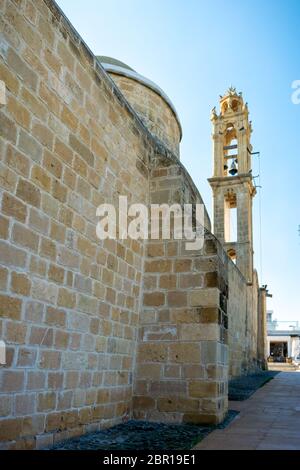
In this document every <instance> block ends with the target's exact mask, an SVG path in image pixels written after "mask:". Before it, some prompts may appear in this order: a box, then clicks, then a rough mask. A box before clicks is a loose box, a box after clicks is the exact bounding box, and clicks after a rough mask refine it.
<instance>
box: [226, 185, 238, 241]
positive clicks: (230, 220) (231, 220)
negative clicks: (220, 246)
mask: <svg viewBox="0 0 300 470" xmlns="http://www.w3.org/2000/svg"><path fill="white" fill-rule="evenodd" d="M224 238H225V242H226V243H231V242H236V241H237V200H236V194H235V193H234V192H233V191H230V192H228V193H227V194H226V195H225V198H224Z"/></svg>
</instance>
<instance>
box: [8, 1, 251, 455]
mask: <svg viewBox="0 0 300 470" xmlns="http://www.w3.org/2000/svg"><path fill="white" fill-rule="evenodd" d="M0 16H1V31H2V32H1V35H0V80H2V81H3V82H4V83H5V87H6V104H5V105H4V106H3V107H2V108H1V110H0V159H1V161H0V185H1V186H0V190H1V194H0V204H1V205H0V207H1V213H0V238H1V239H0V264H1V266H0V337H1V340H4V341H5V342H6V345H7V363H6V365H5V366H1V367H0V441H1V443H2V444H1V447H3V448H11V449H13V448H18V449H20V448H26V449H29V448H42V447H46V446H51V445H52V444H53V442H56V441H58V440H60V439H65V438H67V437H71V436H75V435H78V434H81V433H83V432H88V431H92V430H95V429H99V427H100V426H101V427H103V426H111V425H113V424H115V423H118V422H121V421H122V420H126V419H128V418H129V417H132V416H134V417H137V418H144V417H145V418H147V419H164V420H173V421H188V422H210V423H212V422H214V423H217V422H220V421H221V420H222V419H223V417H224V415H225V414H226V411H227V378H228V346H227V345H228V342H229V345H230V347H231V348H232V352H230V351H229V357H231V358H234V357H235V354H234V353H233V348H236V351H237V352H238V356H239V359H238V361H236V362H235V363H233V359H231V362H232V364H231V369H232V372H231V373H232V374H235V373H239V371H242V369H245V367H244V366H240V364H241V363H242V361H246V362H247V361H249V360H250V359H251V358H252V356H253V355H254V357H255V344H256V343H257V338H256V336H255V333H256V331H255V328H254V327H252V325H254V324H255V323H254V321H253V323H251V322H252V320H251V321H250V320H249V318H252V317H253V315H254V314H253V312H252V313H251V312H250V314H249V309H250V310H251V308H252V309H255V303H253V304H251V302H250V301H249V297H251V296H250V294H248V300H247V305H246V297H247V289H248V288H245V285H244V283H243V282H242V280H241V279H240V278H239V273H238V272H237V270H236V268H235V267H234V266H233V265H230V267H229V268H228V266H227V264H228V258H227V255H226V254H225V252H224V251H223V249H222V247H221V245H220V243H219V241H218V240H216V239H215V237H214V236H213V235H212V234H211V233H210V222H209V217H208V215H207V213H206V212H205V227H206V231H205V243H204V247H203V249H202V251H198V252H191V251H189V252H188V253H187V252H185V251H184V249H183V243H182V242H179V241H164V242H150V241H149V242H148V243H146V242H144V241H136V240H131V239H128V240H119V239H117V240H106V241H104V242H101V241H99V240H98V239H97V238H96V223H97V221H98V220H97V217H96V208H97V207H98V205H99V204H101V203H104V202H105V203H112V204H114V205H115V206H117V205H118V196H119V195H127V196H128V202H129V204H131V203H135V202H136V203H144V204H149V203H150V202H157V203H158V202H161V203H162V202H172V203H175V202H178V203H185V202H202V201H201V197H200V195H199V193H198V191H197V190H196V188H195V186H194V183H193V181H192V179H191V178H190V176H189V175H188V173H187V172H186V170H185V169H184V167H183V166H182V165H181V163H180V162H179V160H178V159H177V158H176V156H175V155H173V154H172V153H171V152H170V151H168V150H167V149H166V148H164V146H163V144H162V143H161V142H160V141H158V140H157V139H156V138H155V137H154V136H152V135H151V133H150V132H149V130H148V129H147V128H146V127H145V125H144V123H143V122H142V121H141V120H140V118H139V116H138V114H137V113H136V112H135V111H134V110H133V107H132V106H133V104H132V103H131V104H129V103H128V102H127V101H126V99H125V97H124V96H123V94H122V93H121V92H120V90H119V88H118V87H117V86H116V85H115V83H114V82H113V80H112V79H111V78H110V77H109V76H108V75H107V74H106V73H105V71H104V70H103V69H102V67H101V66H100V65H99V64H98V62H97V61H96V59H95V57H94V56H93V54H92V53H91V52H90V50H89V49H88V48H87V46H86V45H85V44H84V42H83V41H82V40H81V38H80V37H79V36H78V34H77V33H76V31H75V30H74V28H73V27H72V26H71V25H70V23H69V22H68V20H67V19H66V18H65V17H64V15H63V14H62V13H61V12H60V10H59V9H58V7H57V6H56V4H55V3H54V2H53V1H51V0H36V1H32V0H2V1H1V2H0ZM176 132H178V129H177V130H174V133H175V134H176ZM176 136H177V137H176V138H178V136H179V134H176ZM161 140H163V139H161ZM228 286H229V288H228ZM232 286H233V287H232ZM253 289H254V288H253ZM248 290H249V289H248ZM253 292H254V293H255V291H254V290H253ZM228 296H229V301H227V299H228ZM254 297H255V295H254V294H253V299H254ZM249 302H250V303H249ZM251 305H252V307H251ZM245 308H246V310H245ZM246 311H247V312H248V313H247V315H246V313H245V312H246ZM252 314H253V315H252ZM253 318H254V317H253ZM245 319H246V320H247V322H248V323H247V325H248V326H247V328H248V329H247V331H246V330H243V328H244V326H243V321H244V320H245ZM228 328H229V330H228ZM236 330H239V331H240V336H239V337H238V338H239V339H238V340H237V341H234V338H235V336H234V334H235V331H236ZM250 330H251V333H250V336H248V333H249V331H250ZM228 332H229V333H228ZM248 337H249V338H250V340H249V341H250V342H249V345H248V346H247V351H249V353H248V352H247V353H246V355H245V354H244V352H243V345H241V343H242V342H243V341H244V340H245V339H247V340H248ZM237 343H238V344H237ZM247 344H248V343H247ZM229 349H230V348H229Z"/></svg>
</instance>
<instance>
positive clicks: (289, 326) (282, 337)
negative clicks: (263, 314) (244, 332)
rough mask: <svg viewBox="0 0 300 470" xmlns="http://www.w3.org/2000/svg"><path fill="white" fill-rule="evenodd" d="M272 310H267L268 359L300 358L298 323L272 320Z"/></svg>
mask: <svg viewBox="0 0 300 470" xmlns="http://www.w3.org/2000/svg"><path fill="white" fill-rule="evenodd" d="M272 316H273V311H271V310H270V311H268V312H267V331H268V336H267V344H268V346H267V347H268V360H269V361H274V362H286V361H287V360H288V359H292V360H293V361H295V360H297V361H299V360H300V325H299V322H297V321H277V320H276V319H274V320H273V318H272Z"/></svg>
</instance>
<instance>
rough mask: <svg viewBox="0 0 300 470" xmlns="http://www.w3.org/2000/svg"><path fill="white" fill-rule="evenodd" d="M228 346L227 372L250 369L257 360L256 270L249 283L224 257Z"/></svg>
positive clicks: (254, 366) (239, 371) (257, 311)
mask: <svg viewBox="0 0 300 470" xmlns="http://www.w3.org/2000/svg"><path fill="white" fill-rule="evenodd" d="M227 270H228V346H229V376H230V377H232V376H238V375H242V374H245V373H248V372H251V371H254V370H255V369H256V368H257V367H258V366H259V365H260V362H259V360H258V322H259V321H260V313H259V309H258V296H259V289H258V281H257V276H256V273H254V276H253V284H252V285H249V284H247V282H246V280H245V278H244V277H243V276H242V274H241V273H240V271H239V270H238V269H237V268H236V266H235V265H234V264H233V262H232V261H231V260H229V259H228V268H227Z"/></svg>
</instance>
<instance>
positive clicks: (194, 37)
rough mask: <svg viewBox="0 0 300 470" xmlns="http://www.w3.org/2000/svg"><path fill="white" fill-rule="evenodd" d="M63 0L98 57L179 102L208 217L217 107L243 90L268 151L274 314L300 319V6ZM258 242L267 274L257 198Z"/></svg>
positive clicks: (245, 1) (265, 215)
mask: <svg viewBox="0 0 300 470" xmlns="http://www.w3.org/2000/svg"><path fill="white" fill-rule="evenodd" d="M58 4H59V6H60V7H61V8H62V10H63V11H64V12H65V14H66V15H67V16H68V18H69V19H70V21H71V23H72V24H73V25H74V27H75V28H76V29H77V31H78V32H79V34H80V35H81V36H82V37H83V39H84V40H85V41H86V43H87V44H88V45H89V47H90V48H91V50H92V51H93V52H94V53H95V54H96V55H108V56H112V57H115V58H117V59H119V60H122V61H124V62H125V63H127V64H128V65H130V66H131V67H132V68H134V69H135V70H136V71H137V72H139V73H140V74H142V75H144V76H146V77H148V78H150V79H151V80H153V81H154V82H156V83H157V84H158V85H159V86H160V87H161V88H162V89H163V90H164V91H165V92H166V93H167V94H168V96H169V97H170V98H171V100H172V101H173V103H174V104H175V107H176V109H177V112H178V114H179V117H180V120H181V124H182V127H183V140H182V145H181V160H182V162H183V164H184V165H185V166H186V168H187V169H188V171H189V172H190V174H191V175H192V176H193V178H194V180H195V182H196V184H197V186H198V188H199V190H200V192H201V194H202V196H203V198H204V201H205V203H206V205H207V208H208V211H209V213H210V214H212V211H211V207H212V204H211V202H212V201H211V200H212V197H211V189H210V187H209V184H208V183H207V178H208V177H210V176H211V174H212V157H211V137H210V136H211V124H210V120H209V116H210V110H211V108H212V107H213V106H214V105H218V97H219V94H222V93H224V92H225V90H226V89H227V88H228V86H229V85H231V84H233V85H234V86H236V88H237V90H238V91H242V92H243V96H244V98H245V100H246V101H248V104H249V110H250V118H251V119H252V122H253V129H254V131H253V134H252V144H253V147H254V151H258V150H259V151H260V152H261V184H262V186H263V188H262V193H261V197H262V243H263V263H262V273H263V276H262V279H261V276H260V282H261V284H268V287H269V289H270V292H271V293H272V294H273V296H274V297H273V299H271V300H269V302H268V308H270V309H274V317H277V318H278V319H280V320H299V321H300V307H299V297H300V285H299V280H300V236H299V235H298V231H297V229H298V225H299V224H300V208H299V207H300V205H299V202H300V196H299V195H300V180H299V176H300V140H299V137H300V104H299V105H295V104H293V103H292V101H291V94H292V89H291V84H292V82H293V81H294V80H297V79H300V57H299V56H300V2H299V0H286V1H284V0H264V1H261V0H254V1H253V0H251V1H250V0H226V1H225V0H222V1H221V0H214V1H211V2H207V1H204V0H151V1H150V0H148V1H146V0H105V1H102V0H84V1H83V0H58ZM254 158H255V157H254ZM253 163H254V164H253V167H254V170H253V173H254V174H257V172H258V169H257V164H256V163H257V160H254V162H253ZM254 236H255V247H254V248H255V264H256V267H257V269H258V272H259V275H260V272H261V267H260V256H259V217H258V196H256V198H255V202H254Z"/></svg>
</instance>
